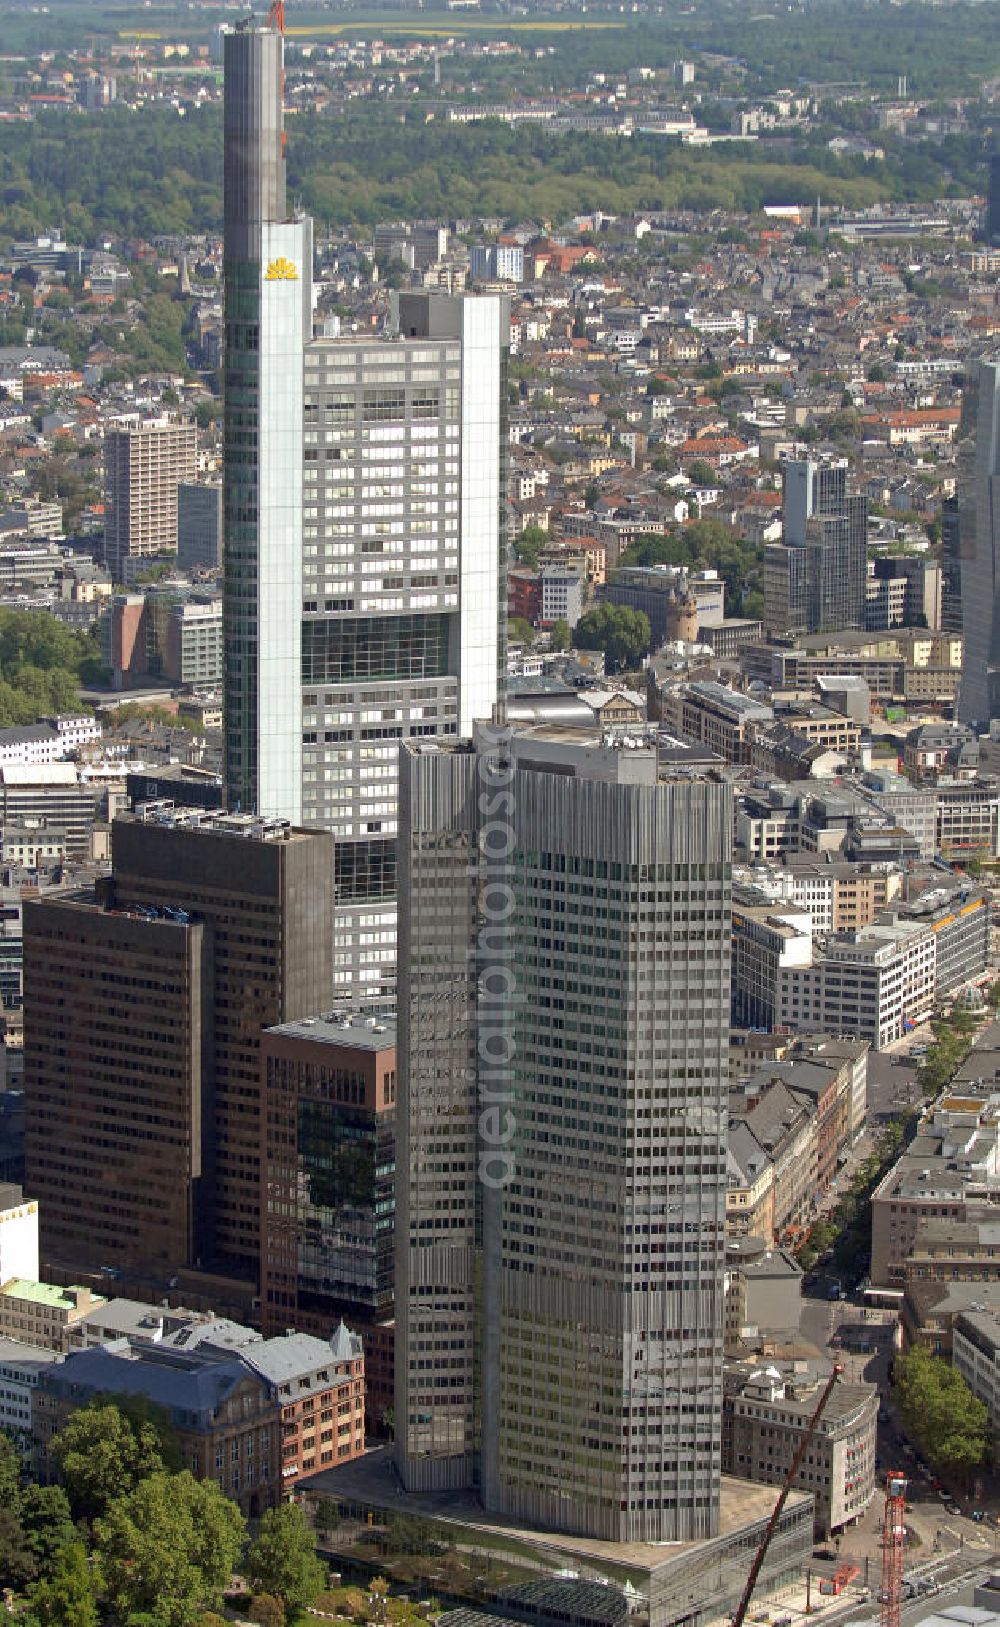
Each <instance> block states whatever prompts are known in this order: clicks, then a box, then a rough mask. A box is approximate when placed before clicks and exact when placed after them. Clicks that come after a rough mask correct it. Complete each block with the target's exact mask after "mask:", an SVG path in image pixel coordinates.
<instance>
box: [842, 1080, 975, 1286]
mask: <svg viewBox="0 0 1000 1627" xmlns="http://www.w3.org/2000/svg"><path fill="white" fill-rule="evenodd" d="M972 1055H973V1057H974V1056H975V1053H974V1052H973V1053H972ZM980 1065H981V1064H980ZM991 1085H992V1081H991ZM998 1109H1000V1102H998V1100H997V1098H995V1097H993V1096H992V1092H991V1090H983V1089H982V1088H977V1087H976V1086H975V1085H974V1084H972V1083H965V1082H961V1083H959V1082H956V1086H955V1088H954V1089H953V1091H952V1092H951V1093H949V1094H948V1095H946V1096H944V1097H942V1098H941V1099H940V1100H939V1101H938V1102H937V1103H936V1104H935V1106H934V1108H933V1110H932V1112H931V1113H930V1114H929V1115H928V1116H927V1117H926V1118H925V1119H924V1120H923V1121H922V1122H921V1124H920V1127H919V1129H918V1132H917V1134H916V1136H915V1137H914V1139H913V1141H912V1142H911V1143H910V1145H909V1147H908V1148H907V1150H906V1152H905V1153H903V1154H902V1155H901V1157H900V1158H899V1159H897V1161H896V1163H895V1164H894V1165H893V1167H892V1169H891V1170H889V1172H888V1174H887V1175H886V1176H885V1177H884V1179H883V1180H882V1182H881V1183H880V1185H879V1186H877V1187H876V1189H875V1191H874V1192H873V1193H872V1198H871V1207H872V1254H871V1280H872V1284H873V1286H874V1287H877V1288H901V1287H902V1286H903V1284H904V1280H905V1274H906V1265H907V1261H908V1260H909V1259H910V1256H911V1254H912V1252H913V1250H914V1247H915V1246H916V1243H917V1237H918V1233H919V1232H920V1229H921V1227H922V1226H923V1225H924V1224H925V1223H929V1222H932V1221H933V1222H937V1221H942V1220H944V1221H951V1222H958V1221H964V1220H965V1219H966V1218H967V1214H968V1213H969V1212H970V1210H972V1211H975V1210H976V1209H981V1208H982V1206H983V1205H989V1206H990V1207H991V1209H993V1208H995V1206H997V1205H1000V1121H998ZM995 1212H996V1214H997V1216H998V1218H1000V1208H995ZM939 1280H940V1279H939Z"/></svg>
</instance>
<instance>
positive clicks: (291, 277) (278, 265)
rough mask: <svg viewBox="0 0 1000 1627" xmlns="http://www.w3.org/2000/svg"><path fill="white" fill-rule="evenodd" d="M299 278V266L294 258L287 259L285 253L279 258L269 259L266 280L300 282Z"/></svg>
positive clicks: (265, 274)
mask: <svg viewBox="0 0 1000 1627" xmlns="http://www.w3.org/2000/svg"><path fill="white" fill-rule="evenodd" d="M298 280H299V268H298V266H297V265H296V264H295V262H294V260H286V259H285V257H284V255H282V256H281V257H280V258H279V259H277V260H271V261H269V263H268V267H267V270H266V271H265V273H264V281H265V282H298Z"/></svg>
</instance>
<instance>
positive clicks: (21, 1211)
mask: <svg viewBox="0 0 1000 1627" xmlns="http://www.w3.org/2000/svg"><path fill="white" fill-rule="evenodd" d="M12 1277H28V1278H32V1279H34V1280H37V1278H38V1200H37V1199H36V1198H25V1196H24V1191H23V1189H22V1188H21V1187H20V1186H18V1185H16V1184H15V1183H14V1182H13V1181H5V1182H3V1183H0V1283H4V1282H9V1281H10V1279H11V1278H12Z"/></svg>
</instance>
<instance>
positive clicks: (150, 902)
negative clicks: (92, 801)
mask: <svg viewBox="0 0 1000 1627" xmlns="http://www.w3.org/2000/svg"><path fill="white" fill-rule="evenodd" d="M332 871H333V843H332V838H331V837H330V836H329V835H328V834H327V833H325V832H319V831H304V830H294V829H292V828H290V827H289V826H288V825H285V824H282V823H280V822H276V821H264V820H260V819H258V818H256V817H254V816H252V815H233V814H229V815H226V814H214V813H202V812H200V811H197V810H191V809H183V810H182V809H178V810H176V811H173V810H170V809H166V808H164V807H163V806H159V807H157V806H156V805H153V807H152V808H151V809H150V810H149V811H147V813H146V814H144V815H141V816H138V815H137V816H135V817H132V818H127V819H120V820H116V821H115V824H114V826H113V830H112V875H111V877H110V878H109V879H108V881H107V882H106V883H102V885H101V899H100V902H101V903H103V904H104V905H105V907H106V910H107V911H109V912H111V913H107V914H106V915H105V920H106V921H107V922H108V924H109V929H108V936H107V943H108V957H109V958H108V964H107V966H106V968H104V969H103V971H102V974H101V975H102V977H103V978H104V979H105V980H106V983H107V985H108V988H109V989H110V988H112V987H113V985H114V983H115V980H116V976H119V975H122V974H127V973H128V967H129V957H130V956H131V955H132V954H133V951H132V949H131V948H130V947H129V941H130V940H129V939H128V936H127V934H128V933H129V932H132V931H135V930H136V928H135V926H134V922H135V920H136V918H138V919H139V921H140V922H141V923H142V924H143V925H144V926H148V929H149V937H150V940H151V942H157V943H158V942H159V941H160V940H159V939H157V938H156V937H155V931H156V929H157V928H158V927H164V926H166V925H168V924H170V925H173V926H174V927H176V928H183V929H184V930H185V931H186V932H188V933H189V935H190V928H191V927H192V926H194V927H197V928H198V929H199V931H198V934H197V935H198V936H199V937H200V939H201V945H202V949H201V954H202V967H201V972H200V982H199V984H198V987H199V998H198V1002H197V1007H196V1011H197V1027H195V1026H194V1024H195V1015H194V1010H195V1008H194V1006H193V1007H192V1012H193V1014H192V1035H191V1039H190V1045H189V1048H190V1049H191V1051H192V1052H193V1051H194V1050H195V1049H198V1050H199V1052H200V1056H201V1072H200V1085H201V1090H200V1137H199V1140H200V1150H199V1153H198V1169H199V1172H200V1174H199V1179H200V1188H199V1189H196V1191H195V1194H194V1198H195V1201H194V1213H195V1218H196V1225H195V1231H194V1239H193V1247H192V1245H191V1243H190V1242H189V1244H188V1247H189V1250H190V1252H189V1255H188V1260H187V1262H184V1261H183V1260H182V1259H180V1258H179V1256H180V1255H181V1254H182V1252H183V1251H182V1248H181V1245H180V1239H178V1245H177V1249H176V1255H175V1257H177V1263H178V1264H183V1263H188V1264H191V1265H193V1266H197V1267H200V1268H201V1269H203V1270H207V1271H213V1272H216V1273H218V1274H220V1275H225V1276H229V1277H233V1278H242V1279H245V1280H249V1281H250V1282H253V1283H256V1282H257V1279H258V1271H259V1262H260V1245H261V1239H260V1219H261V1216H260V1193H261V1179H262V1176H261V1145H262V1141H261V1136H262V1124H261V1111H260V1103H261V1087H260V1046H261V1032H262V1030H263V1029H264V1028H265V1027H268V1026H270V1025H273V1024H275V1023H281V1022H286V1021H288V1020H289V1019H290V1018H293V1017H300V1016H306V1015H308V1014H310V1013H312V1012H315V1011H320V1010H322V1009H323V1008H324V1006H326V1005H327V1004H328V1003H329V1000H330V991H331V987H332V975H331V943H332V925H331V910H332V888H331V885H330V878H331V875H332ZM48 907H49V908H51V909H52V910H53V911H57V910H59V909H60V907H61V906H59V905H56V904H53V905H51V906H48ZM116 912H117V913H116ZM121 912H124V913H121ZM66 922H67V928H68V927H69V926H70V920H69V917H68V916H67V917H66ZM25 936H26V943H25V1011H24V1026H25V1087H26V1096H27V1102H28V1109H27V1111H28V1132H27V1139H28V1151H27V1171H26V1185H27V1187H28V1190H29V1191H30V1192H31V1194H32V1196H33V1197H34V1196H38V1197H42V1196H43V1195H44V1201H43V1203H42V1209H41V1214H42V1251H43V1255H44V1257H45V1258H46V1259H49V1258H51V1257H52V1256H53V1254H54V1248H55V1243H56V1241H57V1239H59V1238H60V1236H61V1233H60V1231H59V1229H58V1228H59V1227H60V1225H61V1224H62V1221H61V1220H60V1219H59V1218H58V1213H57V1214H54V1213H53V1209H54V1207H55V1205H54V1198H53V1193H54V1189H55V1188H56V1186H57V1184H58V1182H59V1181H64V1182H66V1184H67V1186H68V1187H69V1192H68V1197H69V1204H68V1207H69V1208H71V1209H72V1215H73V1226H72V1233H71V1236H70V1237H69V1238H68V1239H67V1244H69V1243H70V1242H71V1243H72V1250H73V1253H72V1258H73V1259H74V1260H76V1261H77V1262H79V1263H80V1264H83V1265H90V1266H91V1267H93V1266H94V1265H95V1263H104V1255H103V1254H102V1248H104V1242H105V1239H106V1238H108V1237H109V1236H110V1234H111V1232H112V1230H113V1224H112V1222H114V1223H117V1224H118V1225H120V1226H122V1228H123V1229H124V1222H125V1219H126V1216H125V1200H124V1199H123V1197H122V1191H121V1187H120V1182H119V1177H118V1174H117V1173H111V1174H109V1173H108V1172H109V1171H117V1169H118V1165H119V1163H121V1162H123V1161H124V1160H125V1158H126V1150H127V1146H128V1144H129V1142H128V1138H129V1136H130V1135H132V1136H134V1132H132V1131H130V1130H129V1125H130V1124H131V1122H132V1119H133V1118H138V1119H139V1120H141V1121H142V1122H144V1123H145V1125H146V1126H147V1128H148V1130H149V1132H150V1134H151V1136H152V1137H153V1139H154V1142H155V1140H156V1138H157V1137H158V1136H159V1135H160V1133H161V1131H162V1130H164V1129H165V1128H166V1124H165V1115H164V1113H163V1109H162V1108H159V1109H158V1108H157V1106H156V1101H155V1094H156V1093H155V1090H153V1089H152V1088H151V1089H150V1091H149V1093H148V1094H149V1097H150V1099H149V1101H148V1102H143V1100H142V1094H141V1092H140V1091H136V1092H135V1093H134V1094H135V1097H136V1100H135V1102H133V1101H132V1098H131V1096H130V1095H129V1091H128V1088H127V1083H126V1088H125V1090H124V1091H123V1092H122V1095H123V1099H122V1101H121V1103H120V1124H119V1125H118V1126H117V1129H116V1121H115V1118H114V1115H113V1114H111V1113H108V1112H107V1111H106V1110H105V1108H104V1107H103V1106H101V1104H106V1102H107V1096H108V1090H109V1083H108V1081H109V1079H117V1078H118V1077H119V1071H121V1076H122V1077H123V1078H124V1079H125V1081H126V1082H127V1081H128V1079H129V1078H130V1077H131V1076H132V1075H133V1074H135V1075H137V1076H138V1077H142V1076H143V1071H144V1070H150V1071H151V1072H152V1070H153V1068H154V1063H155V1061H156V1059H157V1058H158V1056H159V1054H160V1052H161V1050H162V1047H163V1043H164V1040H163V1033H162V1032H161V1030H162V1029H163V1028H164V1026H165V1025H166V1026H168V1027H169V1025H168V1024H167V1023H166V1016H165V1013H166V1011H167V1007H168V1004H169V999H168V996H167V994H166V993H164V992H162V991H160V990H159V989H158V987H157V979H158V977H159V976H160V975H161V973H162V971H163V968H161V967H160V966H159V965H157V964H154V966H153V969H152V972H151V974H150V980H151V981H152V983H153V984H154V987H153V988H152V989H150V990H149V991H148V993H149V995H150V996H151V999H150V1001H149V1005H148V1009H147V1017H148V1022H147V1024H146V1025H145V1026H144V1025H143V1024H142V1023H141V1022H139V1021H138V1020H137V1019H136V1017H135V1016H134V1015H132V1014H129V1015H128V1016H127V1018H126V1017H125V1016H123V1015H122V1013H123V1012H124V1011H125V1009H126V1008H127V1007H128V1006H129V1004H130V1002H129V1001H127V1000H125V1001H123V1002H121V1003H120V1004H117V1003H116V1004H115V1005H114V1006H113V1007H112V1008H108V1007H107V1005H106V1004H105V1005H104V1006H101V1005H97V1006H93V1005H88V1002H87V997H86V993H85V990H84V989H82V988H81V989H74V984H73V976H74V974H73V973H72V971H71V969H70V967H69V964H68V961H69V959H70V957H69V956H68V955H67V967H66V979H67V981H66V983H65V985H64V988H63V991H62V992H60V989H59V985H58V982H57V981H56V980H55V979H52V978H51V977H49V976H48V975H47V973H46V972H45V962H46V960H47V957H48V954H49V946H46V947H45V950H44V952H42V950H41V946H39V953H38V954H37V955H33V954H32V953H31V950H30V948H29V940H28V933H27V930H26V934H25ZM163 941H164V942H165V941H166V935H164V940H163ZM190 941H191V942H193V935H191V936H190ZM116 944H117V945H119V946H120V947H119V949H118V959H117V960H116V958H115V947H116ZM75 975H79V974H75ZM192 975H193V974H192ZM102 987H103V985H102ZM167 987H168V988H169V981H168V984H167ZM53 1032H54V1033H55V1034H56V1035H57V1036H62V1035H64V1036H65V1038H58V1037H57V1038H56V1039H52V1038H51V1037H50V1036H51V1035H52V1034H53ZM83 1032H86V1034H87V1035H88V1039H87V1044H88V1046H89V1051H88V1054H87V1060H86V1062H85V1063H84V1061H83V1058H82V1057H81V1065H79V1066H77V1065H72V1066H64V1065H63V1059H62V1058H61V1057H57V1058H56V1059H55V1061H53V1060H52V1058H53V1048H54V1047H55V1048H58V1046H59V1045H60V1044H62V1045H65V1046H66V1047H67V1048H69V1049H70V1055H71V1056H72V1054H73V1052H72V1047H74V1046H78V1044H79V1040H78V1037H77V1036H79V1035H80V1034H81V1033H83ZM57 1064H58V1065H57ZM174 1088H175V1087H174V1086H173V1085H172V1086H171V1090H173V1089H174ZM42 1103H44V1104H45V1107H44V1117H43V1113H42V1105H41V1104H42ZM102 1114H103V1117H102ZM77 1121H79V1137H80V1145H81V1154H80V1156H81V1158H83V1156H84V1155H86V1156H88V1157H89V1158H90V1159H91V1160H92V1162H93V1165H94V1170H93V1172H92V1174H91V1176H90V1182H91V1185H90V1188H89V1191H90V1193H92V1194H93V1196H92V1198H90V1199H88V1201H87V1202H86V1203H84V1202H83V1201H82V1196H81V1193H80V1191H79V1190H74V1187H73V1178H71V1177H70V1176H69V1173H68V1171H67V1170H66V1169H65V1167H64V1166H63V1165H62V1162H61V1154H60V1153H59V1151H58V1148H59V1137H58V1134H57V1132H58V1130H59V1128H60V1126H62V1125H64V1124H66V1123H75V1122H77ZM191 1122H192V1127H193V1126H194V1125H195V1123H196V1122H197V1115H196V1114H195V1113H194V1111H192V1118H191ZM192 1134H193V1131H192ZM188 1155H189V1158H190V1160H191V1163H192V1167H193V1166H194V1150H193V1141H192V1147H191V1148H189V1151H188ZM116 1161H117V1162H116ZM199 1198H200V1201H199ZM61 1201H62V1203H63V1205H64V1206H65V1205H66V1203H67V1200H66V1198H63V1199H62V1200H61ZM133 1204H134V1207H133V1209H132V1211H131V1215H130V1217H129V1224H130V1225H131V1224H133V1222H134V1224H135V1225H136V1226H138V1227H139V1231H140V1237H141V1233H142V1226H143V1224H144V1222H145V1220H146V1218H147V1203H146V1200H145V1197H144V1189H143V1187H142V1184H141V1183H138V1182H137V1183H136V1189H135V1193H134V1199H133ZM66 1224H67V1226H68V1216H67V1221H66ZM50 1228H51V1230H50ZM144 1250H145V1244H144V1243H143V1242H142V1241H140V1244H139V1246H138V1255H139V1259H138V1260H136V1258H135V1251H132V1250H130V1253H129V1258H128V1264H129V1266H130V1267H133V1268H134V1267H135V1266H136V1265H140V1264H141V1263H142V1260H143V1258H146V1259H147V1263H151V1262H149V1260H148V1256H146V1255H145V1254H144ZM61 1252H62V1250H61V1245H60V1254H61ZM105 1252H106V1249H105ZM120 1252H121V1250H120ZM107 1263H108V1264H111V1265H115V1264H117V1263H118V1262H117V1261H116V1259H115V1257H114V1256H112V1257H111V1258H110V1259H108V1261H107Z"/></svg>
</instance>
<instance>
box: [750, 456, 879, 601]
mask: <svg viewBox="0 0 1000 1627" xmlns="http://www.w3.org/2000/svg"><path fill="white" fill-rule="evenodd" d="M782 518H783V523H784V541H783V542H780V543H771V544H769V545H768V547H767V548H766V549H765V551H764V622H765V625H766V626H767V627H768V629H769V630H770V631H772V632H782V633H823V632H839V631H840V630H841V629H843V628H853V627H857V628H863V627H864V625H865V580H866V573H867V530H868V502H867V499H866V498H865V497H863V496H852V495H850V494H849V493H848V491H847V464H846V462H843V461H841V462H838V463H829V464H824V463H817V462H814V461H813V460H812V459H811V458H804V459H796V460H789V461H788V462H787V463H786V464H785V465H784V476H783V489H782Z"/></svg>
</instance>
